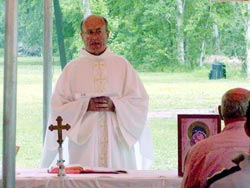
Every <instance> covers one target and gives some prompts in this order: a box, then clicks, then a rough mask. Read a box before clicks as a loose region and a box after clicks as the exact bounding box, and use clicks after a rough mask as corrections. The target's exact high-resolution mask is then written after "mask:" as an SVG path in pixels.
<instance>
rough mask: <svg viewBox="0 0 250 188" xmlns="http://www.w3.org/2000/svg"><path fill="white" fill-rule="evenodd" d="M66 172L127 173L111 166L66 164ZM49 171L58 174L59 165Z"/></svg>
mask: <svg viewBox="0 0 250 188" xmlns="http://www.w3.org/2000/svg"><path fill="white" fill-rule="evenodd" d="M64 169H65V173H66V174H91V173H92V174H121V173H125V174H126V173H127V171H125V170H112V169H109V168H95V169H93V168H89V167H87V168H84V167H82V166H80V165H70V166H65V168H64ZM48 173H52V174H57V173H58V166H55V167H51V168H50V169H48Z"/></svg>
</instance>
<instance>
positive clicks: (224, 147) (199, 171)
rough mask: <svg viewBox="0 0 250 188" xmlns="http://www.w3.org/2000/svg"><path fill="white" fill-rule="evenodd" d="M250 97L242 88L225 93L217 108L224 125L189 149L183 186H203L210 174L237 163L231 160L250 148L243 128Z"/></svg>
mask: <svg viewBox="0 0 250 188" xmlns="http://www.w3.org/2000/svg"><path fill="white" fill-rule="evenodd" d="M249 99H250V91H249V90H246V89H243V88H234V89H231V90H229V91H227V92H226V93H225V94H224V95H223V97H222V101H221V106H219V107H218V110H219V114H220V116H221V119H222V120H223V121H224V124H225V128H224V130H223V131H222V132H221V133H219V134H217V135H214V136H210V137H209V138H206V139H204V140H202V141H200V142H198V143H197V144H195V145H194V146H193V147H192V148H191V149H190V151H189V152H188V154H187V156H186V160H185V164H184V176H183V182H182V188H204V187H205V185H206V180H207V178H208V177H210V176H212V175H213V174H214V173H215V172H218V171H220V170H222V169H223V168H231V167H233V166H235V164H234V163H233V162H232V161H231V160H232V159H233V158H235V157H236V156H238V155H239V154H240V153H241V152H247V151H248V150H249V138H248V137H247V135H246V134H245V130H244V124H245V122H246V117H245V114H246V111H247V107H248V101H249Z"/></svg>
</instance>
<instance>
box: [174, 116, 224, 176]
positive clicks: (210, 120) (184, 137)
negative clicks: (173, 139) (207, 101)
mask: <svg viewBox="0 0 250 188" xmlns="http://www.w3.org/2000/svg"><path fill="white" fill-rule="evenodd" d="M220 132H221V119H220V116H219V115H218V114H178V176H180V177H182V176H183V173H184V169H183V168H184V160H185V156H186V154H187V152H188V151H189V150H190V148H191V147H192V146H193V145H194V144H195V143H197V142H198V141H200V140H203V139H205V138H207V137H209V136H212V135H215V134H218V133H220Z"/></svg>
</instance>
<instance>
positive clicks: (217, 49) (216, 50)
mask: <svg viewBox="0 0 250 188" xmlns="http://www.w3.org/2000/svg"><path fill="white" fill-rule="evenodd" d="M213 29H214V53H215V54H219V53H220V38H219V28H218V23H217V20H216V19H214V24H213Z"/></svg>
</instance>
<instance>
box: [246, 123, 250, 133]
mask: <svg viewBox="0 0 250 188" xmlns="http://www.w3.org/2000/svg"><path fill="white" fill-rule="evenodd" d="M245 132H246V134H247V136H249V137H250V125H249V123H248V122H246V123H245Z"/></svg>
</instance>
